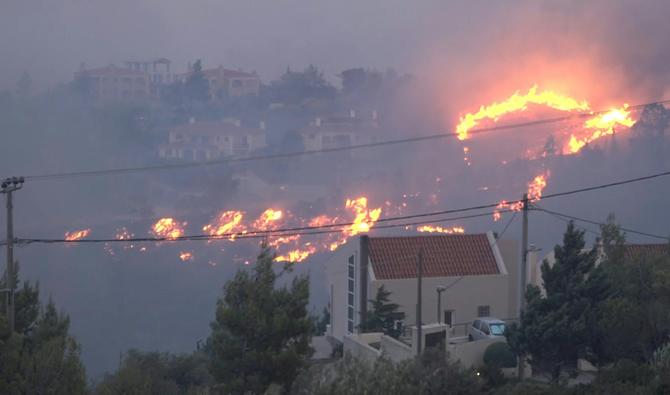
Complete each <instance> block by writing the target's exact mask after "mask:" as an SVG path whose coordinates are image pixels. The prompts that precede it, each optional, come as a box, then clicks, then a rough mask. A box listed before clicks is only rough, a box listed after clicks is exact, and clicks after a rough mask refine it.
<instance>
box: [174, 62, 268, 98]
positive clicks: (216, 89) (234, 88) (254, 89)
mask: <svg viewBox="0 0 670 395" xmlns="http://www.w3.org/2000/svg"><path fill="white" fill-rule="evenodd" d="M192 73H193V70H192V66H191V65H189V72H188V73H185V74H181V76H180V79H181V80H182V81H186V80H187V79H188V78H189V77H190V76H191V74H192ZM202 73H203V74H204V76H205V78H206V79H207V83H208V85H209V97H210V99H211V100H219V99H224V98H227V97H241V96H257V95H258V93H259V91H260V88H261V80H260V78H259V77H258V74H256V72H252V73H247V72H244V71H241V70H230V69H226V68H224V67H223V66H219V67H217V68H214V69H206V70H203V71H202Z"/></svg>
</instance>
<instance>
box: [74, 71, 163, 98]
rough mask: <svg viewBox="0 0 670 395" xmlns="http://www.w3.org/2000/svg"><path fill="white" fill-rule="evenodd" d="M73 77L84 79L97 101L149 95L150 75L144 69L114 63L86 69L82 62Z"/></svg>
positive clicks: (147, 96) (146, 96)
mask: <svg viewBox="0 0 670 395" xmlns="http://www.w3.org/2000/svg"><path fill="white" fill-rule="evenodd" d="M74 78H75V80H77V79H84V80H85V81H86V83H87V84H89V89H90V92H91V93H92V94H93V95H94V97H95V99H96V100H98V101H115V100H123V101H127V100H143V99H147V98H149V97H151V86H150V76H149V74H148V73H146V72H144V71H137V70H129V69H127V68H123V67H117V66H115V65H109V66H106V67H99V68H94V69H86V68H85V67H84V65H83V64H82V67H81V69H80V70H79V71H77V72H76V73H75V74H74Z"/></svg>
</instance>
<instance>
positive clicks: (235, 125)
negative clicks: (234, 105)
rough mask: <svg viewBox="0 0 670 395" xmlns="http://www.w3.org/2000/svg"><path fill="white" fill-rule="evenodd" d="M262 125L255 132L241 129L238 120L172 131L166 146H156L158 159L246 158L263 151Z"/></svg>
mask: <svg viewBox="0 0 670 395" xmlns="http://www.w3.org/2000/svg"><path fill="white" fill-rule="evenodd" d="M265 146H266V142H265V124H264V123H263V122H261V123H260V127H259V128H258V129H255V128H247V127H243V126H241V124H240V122H239V121H237V120H230V121H223V122H218V121H212V122H197V121H195V120H193V119H192V120H191V121H190V122H189V123H187V124H183V125H179V126H176V127H175V128H173V129H172V130H171V131H170V133H169V135H168V142H167V144H163V145H161V146H160V147H159V153H158V154H159V156H160V157H161V158H168V159H185V160H195V161H201V160H212V159H218V158H221V157H229V156H245V155H248V154H250V153H251V152H253V151H255V150H258V149H261V148H264V147H265Z"/></svg>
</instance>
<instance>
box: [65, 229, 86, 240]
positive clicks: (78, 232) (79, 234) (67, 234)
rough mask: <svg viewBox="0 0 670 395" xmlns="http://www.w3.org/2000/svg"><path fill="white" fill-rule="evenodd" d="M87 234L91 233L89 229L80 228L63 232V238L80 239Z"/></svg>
mask: <svg viewBox="0 0 670 395" xmlns="http://www.w3.org/2000/svg"><path fill="white" fill-rule="evenodd" d="M89 234H91V229H82V230H75V231H72V232H65V240H67V241H75V240H81V239H83V238H86V237H88V235H89Z"/></svg>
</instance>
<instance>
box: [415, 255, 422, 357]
mask: <svg viewBox="0 0 670 395" xmlns="http://www.w3.org/2000/svg"><path fill="white" fill-rule="evenodd" d="M422 276H423V252H422V251H419V259H418V261H417V264H416V355H421V340H423V339H421V337H422V335H423V333H422V332H423V330H422V329H423V328H422V327H421V277H422Z"/></svg>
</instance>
